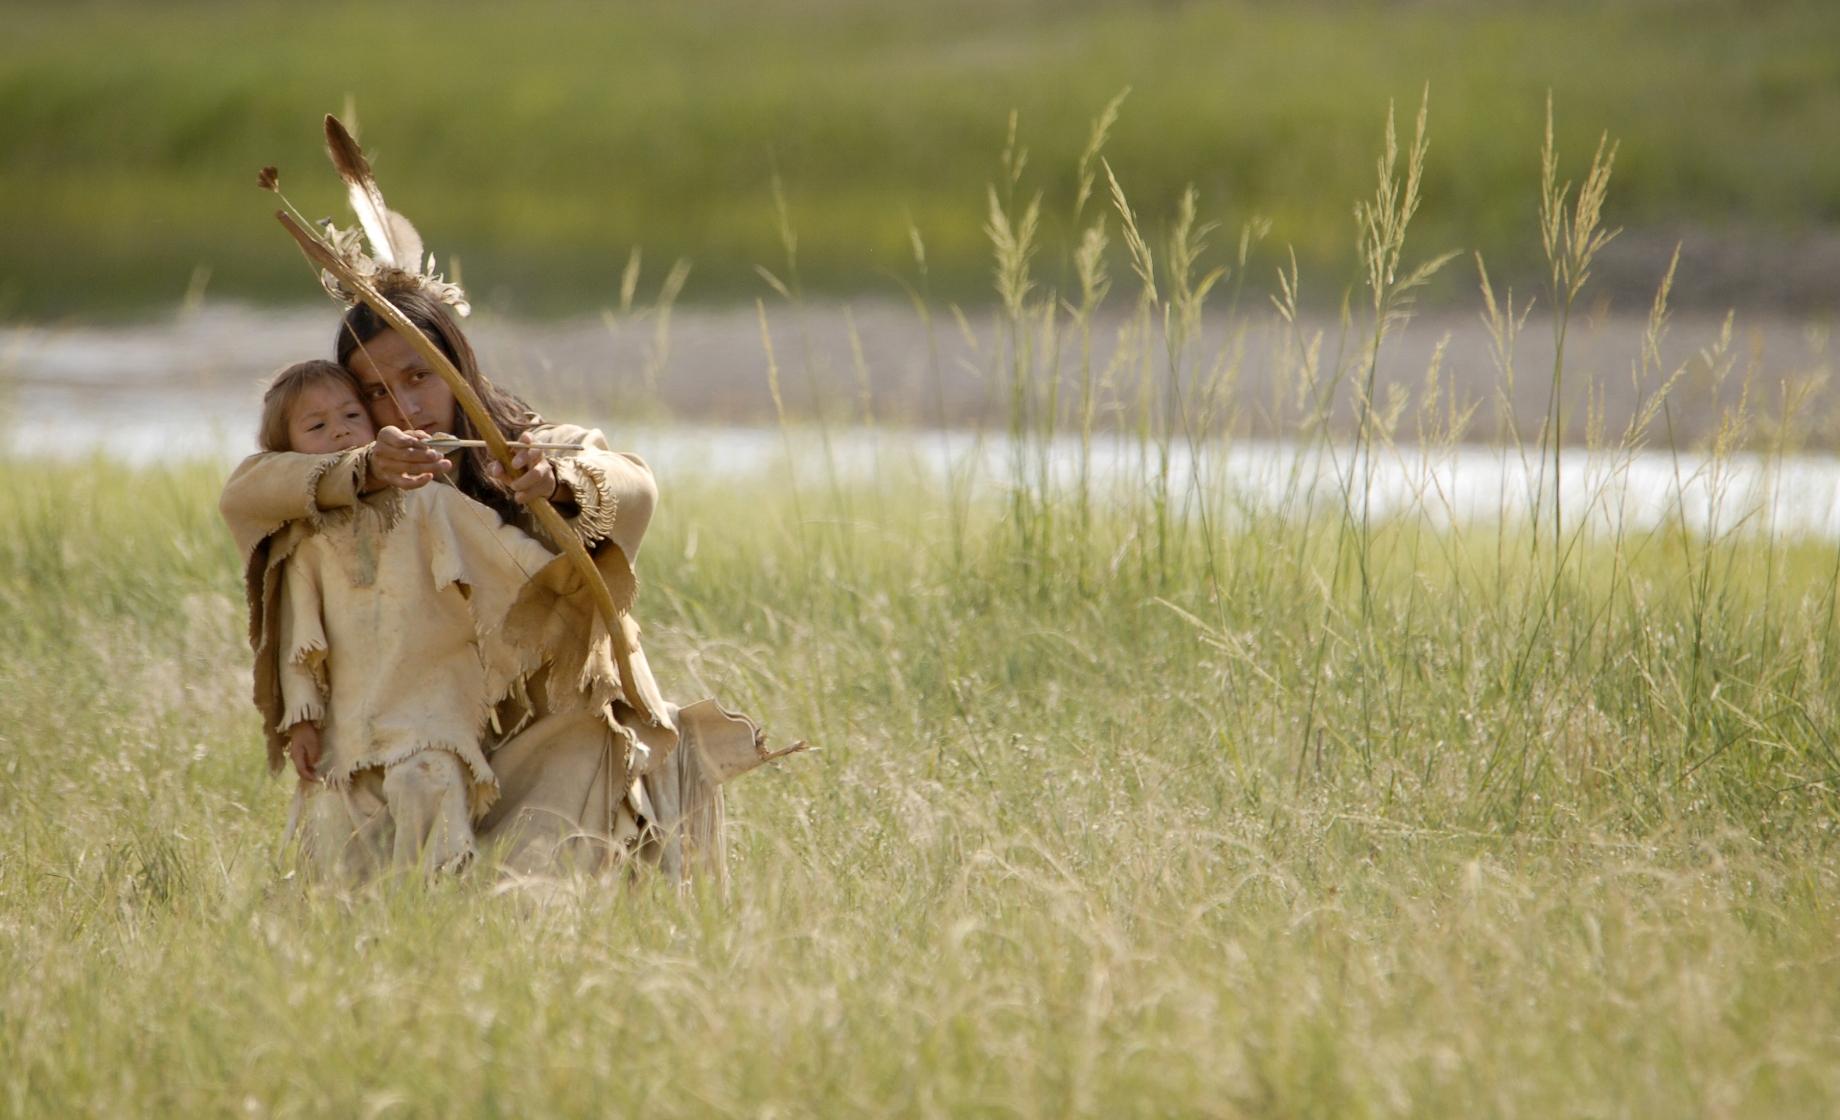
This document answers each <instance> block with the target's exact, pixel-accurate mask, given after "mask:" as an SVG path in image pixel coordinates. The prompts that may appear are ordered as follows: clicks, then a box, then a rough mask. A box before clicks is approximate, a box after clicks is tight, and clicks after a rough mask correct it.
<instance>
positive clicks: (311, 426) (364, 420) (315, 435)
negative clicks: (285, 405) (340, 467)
mask: <svg viewBox="0 0 1840 1120" xmlns="http://www.w3.org/2000/svg"><path fill="white" fill-rule="evenodd" d="M376 438H377V430H376V429H375V428H373V427H371V416H370V413H368V412H366V411H364V406H363V405H362V404H359V403H358V394H357V393H355V392H353V391H352V388H351V386H349V385H347V384H345V383H344V382H342V381H333V380H331V379H327V380H324V381H316V382H314V383H313V384H311V385H309V386H307V387H306V389H305V390H303V391H302V392H301V394H300V396H299V398H298V399H296V400H295V401H294V407H293V408H292V409H291V410H289V412H288V446H289V447H291V448H293V449H294V450H295V451H300V452H304V453H306V454H308V455H325V454H327V453H328V452H332V451H349V450H351V449H352V448H354V447H363V446H364V445H365V444H367V443H369V442H371V441H372V440H374V439H376Z"/></svg>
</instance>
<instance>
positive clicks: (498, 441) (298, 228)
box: [275, 210, 664, 726]
mask: <svg viewBox="0 0 1840 1120" xmlns="http://www.w3.org/2000/svg"><path fill="white" fill-rule="evenodd" d="M275 217H276V218H277V219H278V220H279V221H280V222H281V225H282V226H283V228H285V229H286V230H287V231H288V233H289V234H290V235H291V236H292V237H293V238H294V240H295V241H296V242H297V243H298V244H299V245H300V251H301V252H303V253H305V254H306V256H307V260H308V261H310V262H312V263H313V264H315V265H317V266H318V267H320V268H323V269H325V270H326V271H327V272H330V273H332V274H333V275H334V276H336V277H338V279H339V283H341V284H343V285H344V287H345V290H346V291H348V292H350V293H352V294H353V295H355V296H357V297H358V298H359V299H361V300H363V301H364V302H365V303H366V304H368V305H370V308H371V310H372V311H375V312H376V313H377V314H378V316H379V317H381V318H382V319H383V321H384V322H386V323H388V324H389V325H390V327H391V328H392V329H394V330H395V331H396V333H397V334H399V335H401V336H402V337H403V340H404V341H405V342H407V343H408V344H409V345H410V346H411V347H413V348H414V349H415V352H416V353H418V354H420V355H421V356H422V357H423V358H424V359H426V360H427V362H428V368H429V369H432V370H434V371H435V372H436V373H438V374H440V375H441V380H443V381H445V382H447V387H448V388H449V389H451V390H453V394H454V400H456V401H458V402H459V404H460V407H461V409H462V410H464V411H465V412H466V416H467V419H468V420H471V421H472V423H473V429H474V430H475V431H477V432H478V433H479V434H480V435H481V436H483V437H485V442H486V449H487V450H488V451H490V452H491V455H492V457H493V458H494V459H496V460H498V463H499V465H500V466H502V467H503V468H504V469H505V473H506V476H507V477H515V476H513V475H512V474H511V472H512V466H511V457H512V449H511V441H510V440H508V439H506V438H505V433H503V432H501V431H499V430H498V424H497V423H496V422H495V421H493V419H492V416H491V414H490V413H488V412H487V411H486V406H485V402H483V401H481V400H480V399H479V394H478V393H476V392H474V391H473V387H472V385H470V384H468V383H467V380H466V378H464V377H462V376H460V371H459V370H457V369H455V368H454V363H453V362H451V361H449V360H448V358H447V355H446V354H443V353H442V352H441V349H440V347H438V346H436V345H435V344H434V343H433V342H431V341H429V339H428V336H427V335H424V334H423V333H422V332H421V331H420V330H418V329H417V328H416V326H415V324H414V323H411V322H410V321H409V320H408V318H407V317H405V316H404V315H403V313H402V312H401V311H399V310H397V308H396V305H395V304H393V303H391V302H390V301H389V300H387V299H385V298H384V297H383V294H382V293H380V292H379V291H377V289H376V287H375V286H373V285H372V284H370V283H369V282H368V281H366V280H365V279H364V278H363V277H361V276H359V275H358V274H357V273H356V272H354V271H352V269H351V268H350V266H348V265H347V264H346V263H345V261H344V260H343V259H342V258H341V257H340V256H339V255H338V254H337V253H335V252H333V251H332V247H331V246H330V245H328V244H326V242H325V240H324V239H322V238H321V237H320V236H319V235H318V234H316V233H314V232H313V231H312V230H309V229H308V228H307V227H305V226H303V225H301V224H300V223H299V222H297V221H295V220H294V218H293V216H292V215H291V214H289V213H288V212H287V211H285V210H277V211H276V212H275ZM526 508H528V509H529V510H530V511H531V512H533V513H535V514H536V516H537V523H538V524H539V525H541V526H543V531H544V532H546V533H548V534H549V538H550V540H552V541H554V542H556V544H557V545H558V546H559V547H560V548H561V549H562V552H563V555H565V556H567V557H568V558H569V560H570V562H571V563H572V564H573V565H574V566H575V569H576V571H578V572H579V573H580V574H581V577H582V580H583V582H584V583H585V584H586V585H587V588H588V592H589V594H590V595H592V596H593V598H594V606H595V609H596V611H597V612H598V613H599V614H600V616H601V621H602V622H604V623H606V625H607V637H608V638H609V640H611V641H612V643H613V658H614V662H615V663H616V664H617V665H618V666H619V670H620V691H621V692H622V693H624V694H625V696H624V698H625V701H626V703H627V705H628V706H629V707H631V708H632V709H633V710H634V711H636V712H638V713H639V715H640V716H641V717H642V718H643V719H645V720H646V721H647V722H649V723H651V724H652V725H653V726H660V725H662V724H663V723H664V721H663V720H662V719H661V718H660V717H659V713H657V712H655V711H653V710H652V708H651V705H650V703H649V702H648V701H647V699H646V697H645V694H644V692H643V691H642V690H641V689H640V688H639V687H638V684H637V678H636V677H635V676H634V675H633V663H632V659H633V643H632V640H631V637H630V636H629V635H628V633H627V630H626V622H625V614H624V612H622V611H621V610H620V608H619V607H618V606H617V605H616V604H615V603H614V601H613V593H612V592H610V591H609V590H608V589H607V583H606V581H605V580H603V579H602V578H601V573H600V569H598V568H596V567H595V566H594V560H593V559H592V558H591V557H590V556H589V555H588V550H587V549H586V548H585V547H583V545H582V543H581V539H580V538H579V537H577V536H576V534H575V532H574V530H572V529H570V528H569V525H568V522H567V521H565V520H563V517H562V515H561V514H560V513H557V512H556V508H555V507H554V506H552V505H550V504H549V501H548V500H547V499H544V498H533V499H531V501H530V503H529V505H528V506H527V507H526Z"/></svg>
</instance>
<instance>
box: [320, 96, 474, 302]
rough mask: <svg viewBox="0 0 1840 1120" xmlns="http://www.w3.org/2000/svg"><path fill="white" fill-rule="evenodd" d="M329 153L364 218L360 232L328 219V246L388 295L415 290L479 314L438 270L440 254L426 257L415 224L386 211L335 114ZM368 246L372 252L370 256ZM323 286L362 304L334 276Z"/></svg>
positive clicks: (325, 277)
mask: <svg viewBox="0 0 1840 1120" xmlns="http://www.w3.org/2000/svg"><path fill="white" fill-rule="evenodd" d="M326 153H327V154H328V155H330V156H331V157H332V166H333V167H334V168H336V169H337V170H338V173H339V178H341V179H343V180H345V193H346V198H347V199H348V200H349V201H350V202H351V209H352V212H353V213H354V214H356V215H357V218H358V228H357V229H340V228H338V227H337V226H335V225H333V224H332V222H331V220H330V219H328V220H326V221H324V222H322V223H321V225H322V226H323V227H324V229H325V236H326V243H327V244H328V245H329V246H330V247H331V249H332V251H333V252H334V253H336V254H338V256H339V259H340V260H342V261H344V262H345V264H346V266H347V267H349V268H350V269H351V271H352V272H353V273H355V274H356V275H357V276H358V277H359V278H361V279H363V280H364V281H365V282H366V283H368V284H370V285H371V286H372V287H373V288H376V289H377V290H378V291H379V292H382V293H383V294H385V295H388V294H389V293H391V292H396V291H402V290H404V289H405V288H412V289H416V290H419V291H421V292H422V293H423V294H425V295H427V296H428V297H429V298H431V299H434V300H437V301H439V302H441V303H445V304H447V305H448V306H449V307H452V308H453V309H454V312H455V314H458V315H466V314H469V313H470V312H471V311H472V310H473V309H472V306H471V305H470V304H468V303H467V301H466V293H465V292H463V291H461V290H460V286H459V285H458V284H450V283H448V281H447V278H446V277H444V276H442V275H440V274H439V273H437V272H436V271H435V262H434V254H433V253H429V254H428V255H427V258H426V259H424V258H423V256H422V253H423V249H422V235H421V234H419V233H417V232H415V227H414V226H412V225H410V224H409V219H407V218H405V217H403V216H402V215H401V214H398V213H397V212H396V211H394V210H392V209H390V208H389V207H388V206H385V205H384V203H383V191H381V190H379V189H378V187H377V180H376V178H375V177H374V176H373V175H372V174H371V165H370V161H369V160H366V159H365V158H364V149H362V148H360V147H358V142H357V141H356V140H354V139H352V135H351V133H350V132H347V131H346V130H345V126H344V125H343V124H340V123H339V119H338V118H337V117H335V116H332V115H331V114H327V116H326ZM366 242H368V243H369V245H370V252H368V253H366V252H365V251H364V245H365V243H366ZM319 278H320V283H321V284H322V285H323V286H324V287H325V289H326V292H327V294H329V295H331V296H332V298H333V299H336V300H338V301H339V302H340V303H346V304H353V303H357V302H358V296H357V293H355V292H352V291H350V290H348V289H347V288H346V287H345V285H344V284H343V283H342V282H340V280H339V278H338V277H337V276H335V275H333V274H332V273H331V272H330V271H324V270H322V271H321V272H320V276H319Z"/></svg>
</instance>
